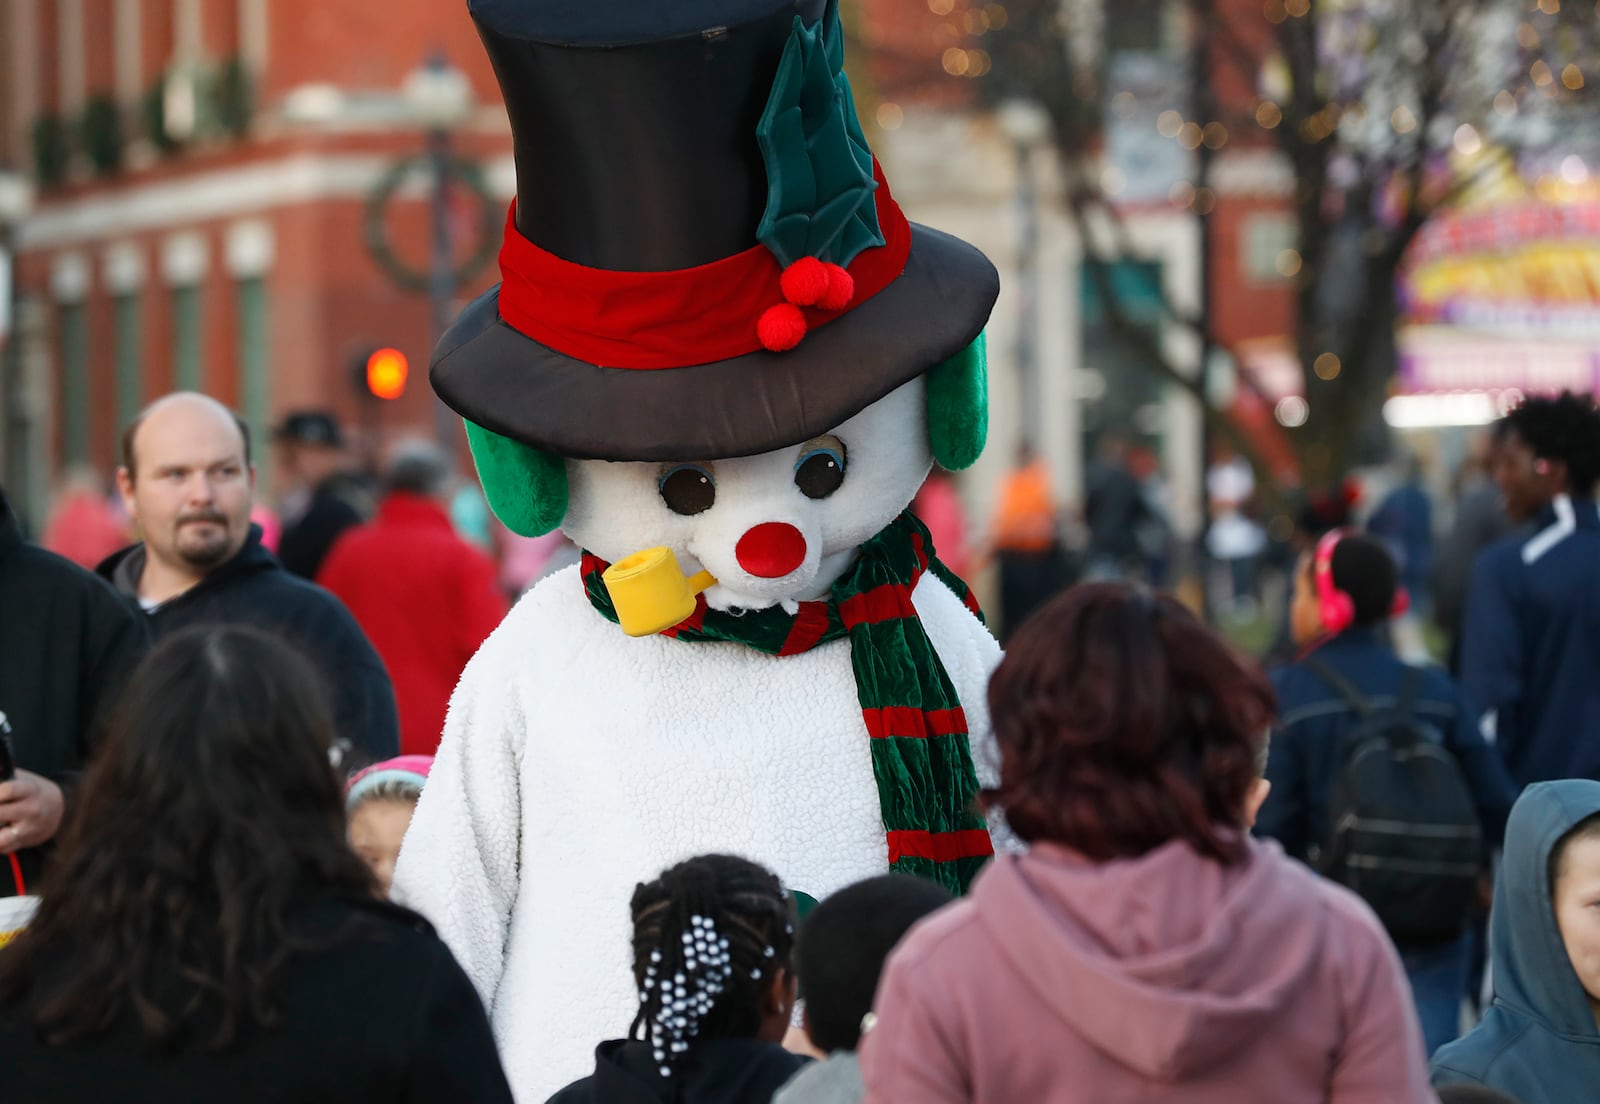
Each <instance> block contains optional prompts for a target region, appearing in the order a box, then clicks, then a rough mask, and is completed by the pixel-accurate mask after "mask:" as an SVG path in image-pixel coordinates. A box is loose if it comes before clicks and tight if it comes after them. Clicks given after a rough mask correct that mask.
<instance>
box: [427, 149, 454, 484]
mask: <svg viewBox="0 0 1600 1104" xmlns="http://www.w3.org/2000/svg"><path fill="white" fill-rule="evenodd" d="M428 161H429V167H430V168H431V170H432V177H433V195H432V198H431V200H430V202H429V207H430V210H429V222H430V223H431V225H432V240H433V251H432V261H431V264H430V266H429V269H428V305H429V306H430V307H431V308H432V314H433V344H434V345H436V346H437V345H438V343H439V339H440V338H442V337H443V336H444V332H445V330H446V329H448V328H449V326H450V320H451V308H452V305H453V299H454V296H455V263H454V261H455V248H454V243H453V242H452V241H451V240H450V132H449V131H448V130H446V129H445V128H444V127H432V128H430V129H429V130H428ZM433 426H434V435H435V436H436V437H437V438H438V440H439V443H440V444H441V445H443V446H444V447H445V448H446V449H447V450H449V451H450V452H452V453H453V452H454V451H455V450H454V448H453V447H452V446H453V443H454V441H455V436H456V419H455V414H454V412H453V411H451V409H450V408H449V407H448V406H446V405H445V404H444V402H443V401H442V400H440V399H439V398H438V397H437V396H435V398H434V401H433Z"/></svg>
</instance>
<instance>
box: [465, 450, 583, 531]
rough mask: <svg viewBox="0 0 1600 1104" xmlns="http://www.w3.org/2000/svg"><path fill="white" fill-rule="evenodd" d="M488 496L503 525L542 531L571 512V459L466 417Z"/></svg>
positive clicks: (511, 528) (479, 474)
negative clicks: (569, 464) (568, 474)
mask: <svg viewBox="0 0 1600 1104" xmlns="http://www.w3.org/2000/svg"><path fill="white" fill-rule="evenodd" d="M465 424H466V427H467V444H468V445H469V446H471V448H472V462H473V464H475V465H476V466H477V468H478V481H479V482H480V483H482V484H483V494H484V497H485V498H487V499H488V500H489V509H491V510H493V511H494V515H495V517H497V518H499V519H500V520H501V522H502V523H504V525H505V527H506V528H507V529H509V530H511V531H512V532H513V533H516V534H518V535H519V536H524V537H542V536H544V535H545V534H546V533H548V532H551V531H552V530H554V529H557V528H559V527H560V525H561V520H562V519H563V518H564V517H566V516H567V465H566V463H565V462H564V461H562V459H561V457H559V456H552V455H550V454H549V453H548V452H543V451H541V450H539V449H536V448H534V447H533V446H532V445H525V444H523V443H522V442H521V441H513V440H512V439H511V438H509V437H502V436H500V434H498V433H494V432H492V431H490V430H487V429H484V428H483V427H482V426H480V425H476V424H474V423H473V422H467V423H465Z"/></svg>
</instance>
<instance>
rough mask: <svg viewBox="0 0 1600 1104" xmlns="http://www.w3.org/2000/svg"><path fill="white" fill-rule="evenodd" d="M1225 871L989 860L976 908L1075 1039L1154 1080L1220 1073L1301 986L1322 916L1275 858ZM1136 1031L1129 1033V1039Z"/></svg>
mask: <svg viewBox="0 0 1600 1104" xmlns="http://www.w3.org/2000/svg"><path fill="white" fill-rule="evenodd" d="M1249 847H1250V850H1249V858H1248V860H1247V861H1245V862H1242V863H1239V864H1237V865H1235V866H1228V867H1225V866H1222V865H1221V864H1219V863H1215V862H1212V861H1210V860H1207V859H1203V858H1201V857H1200V856H1198V855H1196V854H1195V852H1194V851H1192V850H1191V849H1190V848H1189V847H1188V846H1187V845H1186V844H1183V843H1170V844H1167V845H1166V846H1164V847H1161V848H1159V849H1157V850H1155V851H1152V852H1150V853H1149V854H1147V855H1144V856H1141V857H1140V858H1137V859H1130V860H1124V861H1118V862H1112V863H1103V864H1095V863H1091V862H1088V861H1087V860H1085V859H1083V858H1082V857H1080V856H1077V855H1075V854H1073V853H1071V852H1069V851H1066V850H1064V849H1062V848H1058V847H1054V846H1051V845H1039V846H1036V847H1035V848H1034V849H1033V850H1032V851H1031V852H1029V853H1028V854H1026V855H1008V856H1002V857H1000V858H997V859H996V860H995V861H994V862H993V863H992V864H991V865H990V869H989V870H988V871H987V872H986V873H985V874H984V875H983V877H982V878H981V879H980V880H979V882H978V884H977V886H976V888H975V889H974V892H973V897H972V900H973V904H974V906H975V910H976V913H977V915H978V917H979V918H980V920H981V922H982V923H983V924H984V925H985V926H986V927H987V928H988V929H989V930H990V931H991V933H992V935H993V936H994V938H995V940H996V942H997V943H998V944H999V946H1000V948H1001V950H1002V953H1003V954H1004V955H1005V957H1006V959H1007V960H1008V961H1009V962H1010V963H1011V965H1012V966H1014V967H1015V969H1016V971H1017V973H1018V975H1019V976H1020V977H1021V978H1022V979H1023V981H1024V982H1025V984H1027V985H1028V986H1029V987H1031V988H1032V989H1033V990H1034V991H1035V992H1036V993H1037V994H1038V996H1039V997H1040V999H1041V1000H1042V1001H1043V1002H1044V1004H1045V1005H1046V1006H1047V1007H1049V1008H1051V1009H1053V1010H1054V1012H1055V1014H1056V1015H1057V1016H1059V1017H1060V1018H1061V1020H1062V1021H1063V1022H1064V1023H1065V1024H1066V1025H1067V1026H1068V1027H1070V1028H1071V1030H1072V1031H1074V1032H1075V1033H1076V1034H1077V1035H1078V1036H1079V1037H1080V1038H1082V1039H1084V1040H1086V1041H1087V1042H1088V1043H1089V1044H1090V1045H1092V1046H1094V1047H1095V1048H1096V1049H1098V1050H1099V1051H1101V1052H1102V1053H1104V1054H1106V1055H1107V1056H1108V1057H1110V1058H1112V1059H1114V1060H1116V1061H1117V1062H1119V1063H1120V1064H1122V1065H1124V1066H1127V1067H1129V1068H1130V1069H1133V1070H1135V1071H1137V1072H1138V1073H1140V1074H1142V1075H1143V1076H1145V1077H1149V1078H1152V1079H1155V1080H1158V1081H1177V1080H1182V1079H1184V1078H1187V1077H1192V1076H1195V1075H1197V1074H1200V1073H1203V1072H1204V1071H1205V1070H1206V1069H1207V1068H1209V1067H1210V1066H1212V1065H1215V1064H1217V1063H1220V1062H1223V1061H1226V1060H1227V1059H1228V1058H1230V1057H1231V1056H1232V1055H1233V1054H1234V1053H1235V1052H1236V1051H1237V1050H1238V1049H1239V1047H1240V1046H1241V1044H1243V1043H1245V1042H1247V1041H1249V1040H1251V1039H1253V1038H1254V1037H1255V1036H1257V1035H1259V1034H1260V1033H1262V1032H1263V1031H1265V1030H1267V1029H1268V1027H1269V1026H1270V1025H1271V1024H1272V1023H1273V1021H1274V1020H1275V1019H1276V1018H1278V1017H1279V1016H1280V1015H1281V1014H1282V1013H1283V1012H1284V1011H1285V1010H1286V1009H1287V1008H1288V1006H1289V1005H1290V1003H1291V1002H1292V1001H1293V1000H1294V999H1295V998H1296V996H1298V995H1299V994H1300V993H1301V991H1302V990H1303V988H1304V987H1305V986H1307V985H1308V984H1310V983H1311V980H1312V979H1311V977H1310V975H1311V974H1312V972H1313V971H1314V970H1315V969H1316V967H1317V963H1318V961H1319V947H1320V945H1321V943H1322V941H1323V938H1324V935H1323V933H1324V927H1325V925H1326V923H1327V919H1326V914H1325V912H1324V910H1323V908H1322V907H1321V906H1320V904H1319V898H1320V895H1319V894H1317V893H1316V891H1315V887H1314V886H1313V885H1312V884H1311V879H1312V878H1313V875H1311V874H1310V873H1309V872H1308V871H1303V870H1300V869H1299V868H1298V867H1296V866H1295V865H1294V864H1291V863H1289V862H1286V861H1284V860H1283V859H1282V858H1281V854H1280V853H1278V852H1277V848H1276V845H1273V844H1263V843H1259V842H1256V841H1253V840H1252V841H1251V842H1250V845H1249ZM1135 1025H1136V1026H1135Z"/></svg>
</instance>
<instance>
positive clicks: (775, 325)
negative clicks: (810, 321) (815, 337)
mask: <svg viewBox="0 0 1600 1104" xmlns="http://www.w3.org/2000/svg"><path fill="white" fill-rule="evenodd" d="M756 336H757V337H758V338H760V339H761V344H762V345H764V346H765V347H766V348H768V349H770V350H772V351H773V352H775V353H786V352H788V351H789V350H790V349H792V348H794V347H795V346H796V345H798V344H800V341H801V339H802V338H804V337H805V336H806V316H805V315H803V314H801V313H800V308H799V307H797V306H795V305H794V304H793V303H778V304H776V305H775V306H771V307H768V308H767V309H766V310H764V311H762V312H761V318H760V319H759V320H758V321H757V322H756Z"/></svg>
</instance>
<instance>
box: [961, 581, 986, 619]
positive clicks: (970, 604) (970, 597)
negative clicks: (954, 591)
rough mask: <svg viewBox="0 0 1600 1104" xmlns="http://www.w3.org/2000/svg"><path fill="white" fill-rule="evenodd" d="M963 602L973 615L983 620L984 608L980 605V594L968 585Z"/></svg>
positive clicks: (962, 597)
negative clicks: (975, 592)
mask: <svg viewBox="0 0 1600 1104" xmlns="http://www.w3.org/2000/svg"><path fill="white" fill-rule="evenodd" d="M961 604H962V605H963V606H966V607H967V612H969V613H971V614H972V616H974V617H976V618H977V619H978V620H979V621H982V620H983V610H982V609H980V608H979V607H978V596H977V595H976V594H974V593H973V592H972V588H971V587H968V588H967V590H966V593H965V594H963V595H962V596H961Z"/></svg>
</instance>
